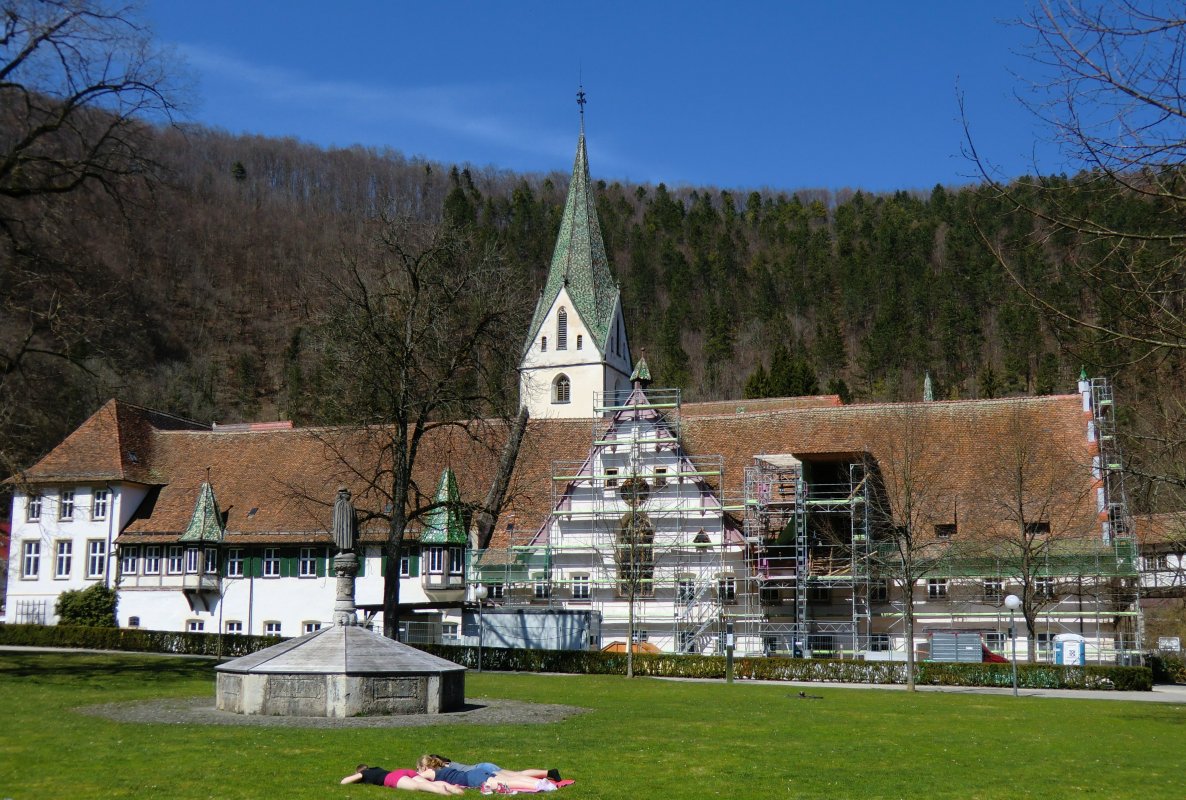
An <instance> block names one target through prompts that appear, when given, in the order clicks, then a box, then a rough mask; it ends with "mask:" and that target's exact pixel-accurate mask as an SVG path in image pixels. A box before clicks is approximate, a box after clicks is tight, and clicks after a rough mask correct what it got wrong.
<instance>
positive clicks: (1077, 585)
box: [969, 402, 1116, 661]
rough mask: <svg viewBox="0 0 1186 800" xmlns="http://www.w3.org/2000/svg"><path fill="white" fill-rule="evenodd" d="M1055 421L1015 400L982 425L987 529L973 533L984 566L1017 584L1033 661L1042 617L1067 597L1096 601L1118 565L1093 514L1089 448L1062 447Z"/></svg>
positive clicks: (982, 505)
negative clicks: (982, 546)
mask: <svg viewBox="0 0 1186 800" xmlns="http://www.w3.org/2000/svg"><path fill="white" fill-rule="evenodd" d="M1052 424H1056V423H1054V422H1052V421H1051V420H1050V419H1049V417H1048V416H1047V415H1045V414H1044V413H1043V410H1042V409H1041V408H1038V407H1035V406H1033V405H1032V404H1026V403H1023V402H1016V403H1011V404H1010V406H1009V408H1007V409H1006V410H1004V411H1003V412H1001V411H996V412H994V414H993V424H990V423H989V422H985V423H984V424H982V425H980V426H978V427H979V428H980V429H981V430H983V431H984V432H985V439H986V440H985V442H984V445H983V447H984V448H985V451H986V457H985V459H984V462H983V463H984V464H986V465H987V466H986V468H985V470H984V471H983V473H982V478H981V481H980V482H979V484H978V490H979V492H980V496H979V497H977V498H975V502H976V504H977V505H978V506H979V508H978V509H977V511H978V512H979V513H978V514H977V518H978V519H980V520H982V521H983V524H984V525H985V526H986V529H984V530H979V531H970V532H969V534H970V535H971V536H973V537H977V538H980V539H981V540H983V541H985V543H986V548H985V550H984V553H983V555H984V556H985V563H988V562H989V561H990V560H991V561H992V562H995V564H997V565H999V569H998V571H997V577H999V578H1001V579H1003V580H1011V581H1013V582H1015V583H1016V585H1017V591H1016V594H1017V596H1018V597H1019V598H1020V599H1021V614H1022V617H1023V618H1024V619H1025V625H1026V629H1027V631H1028V633H1029V641H1030V643H1031V644H1030V647H1029V650H1028V653H1029V658H1028V660H1030V661H1033V660H1034V659H1035V656H1036V655H1037V653H1036V649H1035V647H1034V646H1033V643H1034V642H1035V641H1037V633H1038V624H1037V622H1038V618H1039V616H1040V615H1041V614H1042V613H1043V612H1044V611H1046V610H1047V609H1049V608H1051V607H1052V606H1055V605H1057V604H1059V603H1060V602H1062V599H1063V597H1065V596H1075V595H1077V596H1078V598H1079V600H1080V601H1081V600H1082V598H1083V596H1084V594H1085V593H1086V594H1087V595H1089V596H1090V597H1091V598H1092V599H1094V600H1095V602H1096V603H1098V602H1099V601H1100V598H1101V596H1102V595H1106V594H1110V588H1109V587H1108V586H1106V584H1109V583H1110V580H1111V579H1110V578H1109V577H1108V576H1110V575H1112V574H1113V568H1114V567H1115V565H1116V558H1115V554H1113V553H1112V552H1111V551H1110V550H1109V549H1108V548H1107V547H1105V546H1104V544H1103V542H1102V532H1101V529H1100V522H1099V520H1098V518H1097V515H1096V514H1095V513H1094V512H1095V504H1094V503H1093V502H1092V497H1091V495H1092V493H1093V491H1094V484H1093V480H1092V454H1091V452H1090V448H1089V447H1088V446H1087V443H1086V442H1084V444H1083V447H1082V449H1080V450H1078V451H1070V452H1068V451H1065V450H1062V449H1059V448H1057V447H1056V446H1055V445H1053V444H1052V442H1055V441H1058V439H1057V437H1056V436H1055V435H1054V434H1053V433H1052V431H1051V430H1050V426H1051V425H1052ZM985 577H990V576H985Z"/></svg>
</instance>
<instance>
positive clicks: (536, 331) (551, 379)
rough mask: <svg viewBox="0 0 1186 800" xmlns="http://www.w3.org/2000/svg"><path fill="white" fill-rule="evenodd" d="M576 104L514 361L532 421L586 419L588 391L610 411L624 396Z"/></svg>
mask: <svg viewBox="0 0 1186 800" xmlns="http://www.w3.org/2000/svg"><path fill="white" fill-rule="evenodd" d="M577 102H578V103H579V104H580V105H581V135H580V138H579V139H578V140H577V154H576V161H575V162H574V163H573V165H572V181H571V182H570V183H569V185H568V200H567V202H566V203H565V205H564V219H563V220H562V221H561V223H560V236H559V238H557V240H556V250H555V252H554V253H553V254H552V266H551V268H550V270H549V271H548V280H547V283H546V284H544V290H543V293H542V294H541V295H540V298H539V302H538V303H537V304H536V306H535V314H534V315H533V316H532V319H531V327H530V328H529V330H528V334H527V342H526V343H525V344H524V347H523V357H522V359H521V360H520V362H519V401H520V402H521V403H522V404H523V405H525V406H527V408H528V410H529V411H530V412H531V416H532V417H536V418H539V417H592V416H594V410H593V408H594V394H595V393H599V394H601V395H602V397H603V398H605V399H603V401H602V404H603V405H610V404H612V402H613V394H612V393H615V392H618V393H621V396H622V398H625V397H626V395H627V394H628V393H629V391H630V372H631V361H630V343H629V341H628V340H627V338H626V323H625V321H624V320H623V319H622V302H621V293H620V292H619V290H618V285H617V283H615V282H614V278H613V275H612V274H611V273H610V270H609V262H608V260H607V259H606V256H605V243H604V242H603V241H602V239H601V225H600V224H599V223H598V221H597V205H596V203H595V202H594V198H593V192H592V190H591V189H590V186H589V156H588V153H586V151H585V106H584V102H585V93H584V92H583V91H582V92H578V93H577ZM606 399H608V400H609V401H610V402H605V400H606Z"/></svg>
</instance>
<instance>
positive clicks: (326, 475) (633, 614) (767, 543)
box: [5, 129, 1140, 660]
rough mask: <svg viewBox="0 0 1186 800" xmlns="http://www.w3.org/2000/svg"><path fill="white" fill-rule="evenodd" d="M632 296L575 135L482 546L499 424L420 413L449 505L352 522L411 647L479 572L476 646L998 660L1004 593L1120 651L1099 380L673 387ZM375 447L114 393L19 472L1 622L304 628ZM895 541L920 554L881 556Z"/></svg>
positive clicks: (434, 634)
mask: <svg viewBox="0 0 1186 800" xmlns="http://www.w3.org/2000/svg"><path fill="white" fill-rule="evenodd" d="M620 297H621V296H620V292H619V290H618V287H617V285H616V284H614V282H613V278H612V274H611V272H610V270H609V267H608V262H607V260H606V256H605V247H604V244H603V243H602V240H601V233H600V229H599V226H598V222H597V215H596V205H595V202H594V197H593V195H592V189H591V186H590V181H589V172H588V161H587V156H586V152H585V140H584V131H583V129H582V132H581V136H580V139H579V142H578V146H577V156H576V160H575V163H574V167H573V178H572V182H571V184H570V186H569V193H568V199H567V203H566V205H565V211H564V217H563V221H562V224H561V230H560V235H559V237H558V241H557V246H556V251H555V254H554V256H553V260H552V264H551V267H550V271H549V275H548V279H547V283H546V285H545V289H544V291H543V293H542V294H541V297H540V300H539V304H538V306H537V308H536V310H535V313H534V315H533V318H532V320H531V321H530V324H529V336H528V338H527V341H526V342H525V343H524V345H523V357H522V362H521V366H520V379H521V384H520V385H521V391H522V401H523V403H524V404H525V405H527V406H528V407H529V408H530V409H531V412H532V419H531V421H530V423H529V424H528V427H527V431H526V434H525V435H524V438H523V442H522V445H521V446H520V448H519V452H518V456H517V460H516V462H515V467H514V471H513V474H512V476H511V481H510V485H509V487H508V490H507V492H506V496H505V499H504V501H503V504H502V506H501V508H500V509H499V516H498V522H497V527H496V529H495V533H494V538H493V540H492V542H491V546H490V547H489V548H487V549H485V550H476V549H474V548H473V547H472V546H471V545H472V541H473V539H472V536H470V535H469V533H470V532H469V530H468V527H467V526H469V524H470V522H469V520H468V518H467V516H466V515H464V514H459V513H457V511H458V510H459V509H468V508H473V507H475V506H476V505H477V504H479V503H481V502H482V500H483V498H485V496H486V494H487V491H488V489H489V486H490V485H491V483H492V481H493V476H494V474H495V471H496V469H497V466H498V458H499V455H500V453H501V443H502V441H503V440H504V439H505V438H506V436H507V428H506V427H504V426H502V425H501V424H498V423H488V424H487V427H486V429H485V436H484V438H483V440H482V441H476V440H475V439H474V438H473V437H469V436H459V435H457V432H456V431H451V430H450V429H449V428H448V427H444V428H439V429H436V430H434V431H432V432H431V433H430V434H429V435H428V436H427V438H426V439H425V441H424V442H423V444H422V445H421V448H422V457H421V459H420V460H419V469H420V473H419V474H417V475H416V476H415V477H416V480H417V482H418V483H419V484H420V485H429V484H437V483H438V482H439V484H440V486H441V489H440V492H441V494H439V495H438V497H439V498H440V499H441V502H442V503H443V504H444V508H445V509H447V510H448V511H447V513H446V512H442V513H439V514H436V515H434V516H432V517H430V518H428V519H426V520H425V522H424V523H423V526H422V528H421V529H419V530H413V531H412V532H411V535H410V536H409V541H408V542H407V543H406V547H405V550H404V553H403V555H402V557H401V558H400V559H399V561H398V563H386V560H385V559H384V558H383V557H382V553H381V545H382V543H383V540H384V528H383V525H382V524H381V523H372V524H369V525H364V526H363V527H362V529H361V530H360V531H359V537H358V543H357V550H358V553H359V564H360V571H359V576H358V597H359V606H360V608H362V609H363V610H366V611H370V612H371V614H372V616H373V614H374V612H375V611H376V610H378V609H379V608H381V602H380V601H381V594H382V583H383V575H384V574H385V572H386V570H388V569H398V570H399V571H400V575H401V576H402V581H403V582H402V588H401V600H402V603H401V624H403V625H406V627H407V630H408V632H409V634H414V635H412V636H410V638H413V639H414V638H416V636H423V637H425V638H430V639H445V640H449V641H468V642H474V643H476V642H477V640H478V617H477V616H475V615H474V614H473V607H472V605H467V604H466V600H467V598H468V597H470V596H471V595H469V594H468V593H467V586H470V585H472V584H476V583H481V584H484V585H485V586H486V587H487V589H488V593H489V598H488V599H487V601H486V603H487V604H486V606H485V607H484V609H483V613H482V615H481V621H482V625H483V629H484V631H485V632H486V634H485V635H484V636H483V638H484V643H485V644H486V646H491V645H499V644H510V643H514V642H513V641H512V640H511V639H510V638H508V636H509V634H508V633H507V632H508V631H509V630H510V627H511V626H509V625H506V624H503V623H504V622H505V619H503V617H506V616H511V617H512V618H513V619H514V621H515V625H516V626H518V627H519V628H522V627H523V626H524V625H526V620H528V619H531V620H536V619H542V620H545V622H544V623H543V624H544V627H542V628H540V629H539V630H540V631H546V632H551V633H550V634H549V633H536V634H531V635H530V636H528V641H527V643H528V644H532V645H535V646H544V647H548V646H564V647H574V646H590V647H600V646H603V645H608V644H610V643H612V642H613V641H619V642H623V641H626V640H627V639H630V638H633V639H635V640H646V641H649V642H651V643H653V644H654V645H656V646H658V647H659V648H661V649H663V650H666V651H680V652H697V653H714V652H718V651H719V650H720V649H721V640H722V636H723V633H724V630H725V626H726V624H728V623H732V624H733V626H734V629H735V631H736V633H737V635H738V646H739V649H740V650H741V651H742V652H745V653H752V654H763V653H765V654H780V655H781V654H797V655H803V656H811V657H840V658H900V657H903V654H904V653H905V648H906V647H908V646H915V647H918V646H921V645H922V644H924V643H925V641H926V636H927V633H928V631H931V630H938V629H941V630H950V629H964V630H976V631H982V632H984V633H985V635H986V640H987V642H988V644H989V646H990V647H992V648H993V649H995V650H998V651H1003V650H1005V649H1006V648H1005V642H1004V637H1005V632H1006V631H1007V628H1008V614H1007V613H1006V612H1005V609H1004V608H1003V604H1002V600H1003V597H1004V596H1005V595H1007V594H1010V593H1015V594H1019V595H1022V596H1023V598H1024V600H1025V606H1024V609H1025V610H1026V611H1027V612H1028V615H1029V616H1030V618H1031V619H1032V621H1033V630H1032V631H1029V630H1025V628H1024V626H1023V627H1022V628H1021V630H1019V635H1020V639H1019V650H1020V652H1021V653H1022V654H1026V653H1027V652H1028V651H1029V650H1031V649H1032V650H1033V651H1034V653H1035V655H1037V656H1045V655H1046V654H1047V652H1048V650H1049V647H1050V644H1051V642H1053V640H1054V637H1055V636H1056V635H1058V634H1060V633H1074V634H1079V635H1082V636H1083V637H1084V638H1085V639H1086V642H1087V653H1088V659H1089V660H1094V659H1099V660H1112V659H1114V658H1116V657H1117V656H1118V655H1121V654H1124V653H1126V652H1129V651H1133V650H1135V649H1137V648H1138V646H1139V641H1138V637H1139V631H1140V625H1139V619H1140V618H1139V610H1138V604H1137V578H1138V574H1137V562H1136V558H1135V550H1134V544H1133V538H1132V524H1131V523H1130V521H1129V516H1128V511H1127V506H1126V502H1125V496H1124V487H1123V484H1122V482H1121V476H1122V471H1121V470H1122V463H1121V459H1120V454H1119V452H1118V449H1117V447H1116V444H1115V441H1116V440H1115V425H1114V413H1113V399H1112V396H1111V393H1110V390H1109V387H1108V386H1107V384H1106V382H1104V381H1102V380H1095V381H1090V380H1087V379H1086V378H1083V379H1082V380H1081V381H1080V382H1079V385H1078V387H1077V388H1078V390H1077V392H1075V393H1073V394H1065V395H1055V396H1046V397H1029V398H1011V399H1004V400H983V401H954V402H922V403H894V404H869V405H849V406H845V405H841V403H840V400H839V398H837V397H835V396H822V397H796V398H775V399H767V400H745V401H733V402H716V403H683V402H682V401H681V398H680V393H679V391H678V390H677V389H662V388H653V387H652V386H651V375H650V373H649V369H648V366H647V364H646V361H645V359H640V360H639V361H638V363H637V364H635V363H634V362H633V360H632V358H631V354H630V349H629V339H628V337H627V333H626V327H625V323H624V320H623V316H622V307H621V299H620ZM331 452H336V453H346V454H348V455H349V458H350V460H351V462H352V463H351V464H343V463H341V462H340V461H338V460H336V459H334V458H332V457H330V456H329V455H328V454H329V453H331ZM375 457H376V454H375V453H373V452H371V450H370V448H369V445H368V442H367V441H366V439H365V438H364V437H362V436H359V435H357V434H356V433H354V432H352V431H350V430H349V429H344V428H343V429H325V428H318V429H299V428H294V427H292V426H291V425H290V424H287V423H279V424H277V423H267V424H259V425H233V426H214V427H211V426H206V425H202V424H199V423H195V422H192V421H189V420H183V419H179V418H177V417H174V416H171V415H168V414H165V413H162V412H158V411H152V410H149V409H144V408H139V407H135V406H131V405H128V404H126V403H122V402H119V401H115V400H112V401H110V402H108V403H107V404H106V405H104V406H103V407H102V408H101V409H99V410H98V411H97V412H96V413H95V414H94V416H92V417H91V418H90V419H88V420H87V421H86V422H85V423H83V424H82V426H80V427H79V429H78V430H76V431H75V432H74V433H73V434H71V435H70V436H69V437H67V439H66V440H65V441H63V442H62V443H61V444H60V445H59V446H58V447H57V448H55V449H54V450H53V451H52V452H50V453H49V454H48V455H47V456H46V457H45V458H43V459H42V460H41V461H39V462H38V463H37V464H35V465H33V466H31V467H30V468H29V469H28V470H26V471H25V473H24V474H23V476H22V481H21V482H19V483H18V484H17V491H16V493H15V497H14V500H13V526H12V546H11V557H10V562H9V584H8V602H7V611H6V617H5V618H6V621H7V622H10V623H24V622H53V621H54V603H55V601H56V598H57V597H58V595H59V594H60V593H61V592H62V591H63V590H65V589H73V588H81V587H84V586H86V585H89V584H91V583H94V582H97V581H102V582H105V583H108V584H111V585H114V586H117V587H118V588H119V592H120V605H119V624H120V625H124V626H140V627H146V628H155V629H165V630H191V631H205V632H214V631H223V632H228V633H252V634H275V635H280V636H292V635H297V634H302V633H308V632H310V631H313V630H317V629H318V628H319V627H320V626H322V625H325V624H328V623H329V621H330V620H329V619H327V611H326V610H327V609H329V608H331V607H332V600H333V594H334V588H333V577H332V575H331V574H330V572H331V570H329V569H327V561H328V558H329V555H330V548H331V545H332V541H333V539H332V533H331V531H332V520H331V509H332V507H333V504H334V498H335V493H336V491H337V489H338V487H339V486H345V487H347V488H348V489H349V490H350V492H351V493H352V495H353V497H354V499H355V502H356V504H357V505H358V507H359V509H360V510H362V511H369V512H371V513H373V514H376V515H379V516H381V515H382V513H383V512H384V509H383V508H381V507H369V506H368V504H372V505H378V503H377V501H374V500H373V498H371V497H369V496H368V495H367V492H366V487H365V486H364V485H361V483H360V482H359V481H358V479H357V474H356V470H359V469H360V468H362V467H363V465H366V464H368V463H370V462H372V461H373V460H374V459H375ZM446 470H452V472H453V474H454V475H455V478H451V477H450V476H449V474H448V473H447V472H446ZM361 471H362V472H365V469H361ZM363 516H364V517H365V516H367V515H365V514H364V515H363ZM906 535H908V537H909V540H910V542H911V548H910V550H909V556H910V560H911V562H913V564H914V567H913V568H912V570H910V571H903V569H902V559H901V554H900V551H897V550H896V549H895V547H894V546H893V545H894V544H895V543H896V542H901V541H902V540H903V537H904V536H906ZM904 577H910V578H917V580H916V581H914V582H913V585H911V586H909V587H904V586H903V581H902V579H903V578H904ZM906 603H910V604H912V606H913V608H914V612H915V614H914V615H915V617H916V620H917V626H916V631H915V641H914V642H913V643H910V644H908V643H907V642H906V641H905V637H904V627H903V609H904V608H905V604H906ZM532 611H538V612H539V613H528V612H532ZM573 631H577V632H578V633H577V634H576V635H574V634H573ZM551 635H554V636H555V637H556V638H549V636H551Z"/></svg>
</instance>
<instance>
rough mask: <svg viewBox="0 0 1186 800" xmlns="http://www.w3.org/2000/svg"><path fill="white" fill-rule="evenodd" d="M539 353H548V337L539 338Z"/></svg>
mask: <svg viewBox="0 0 1186 800" xmlns="http://www.w3.org/2000/svg"><path fill="white" fill-rule="evenodd" d="M539 351H540V352H541V353H546V352H548V337H547V336H541V337H539Z"/></svg>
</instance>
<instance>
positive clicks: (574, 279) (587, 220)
mask: <svg viewBox="0 0 1186 800" xmlns="http://www.w3.org/2000/svg"><path fill="white" fill-rule="evenodd" d="M585 102H586V100H585V92H584V89H581V90H580V91H578V92H577V103H578V104H579V105H580V108H581V133H580V136H579V138H578V139H577V154H576V159H575V160H574V161H573V165H572V180H571V181H570V182H569V185H568V199H567V201H566V202H565V204H564V218H563V219H562V220H561V223H560V235H559V237H558V238H557V239H556V249H555V251H554V252H553V253H552V266H551V268H550V269H549V270H548V280H547V283H546V284H544V291H543V294H542V295H541V296H540V299H539V303H538V304H537V305H536V307H535V315H534V316H533V317H532V320H531V328H530V329H529V331H528V336H527V343H526V348H529V347H530V346H531V343H532V342H534V341H535V339H536V337H537V336H538V335H539V332H540V327H541V326H542V325H543V322H544V318H545V317H546V316H547V314H548V310H549V309H550V308H551V307H552V304H553V303H554V302H555V300H556V298H557V296H559V294H560V290H561V289H567V290H568V294H569V296H570V297H571V298H572V302H573V305H575V306H576V310H577V312H578V313H579V314H580V315H581V319H582V320H583V321H584V323H585V324H586V325H587V326H588V328H589V332H590V334H591V335H592V336H593V338H594V340H595V343H596V344H597V346H598V348H599V349H600V350H601V351H602V352H605V351H606V349H607V345H608V342H609V336H610V332H611V328H612V323H613V319H614V308H615V307H616V305H617V302H618V285H617V283H615V282H614V276H613V274H612V273H611V272H610V269H609V260H608V259H607V258H606V255H605V242H604V241H603V240H602V238H601V224H600V222H599V221H598V219H597V201H596V199H595V198H594V196H593V190H592V188H591V187H590V180H589V154H588V152H587V151H586V148H585ZM526 348H525V349H526Z"/></svg>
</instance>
